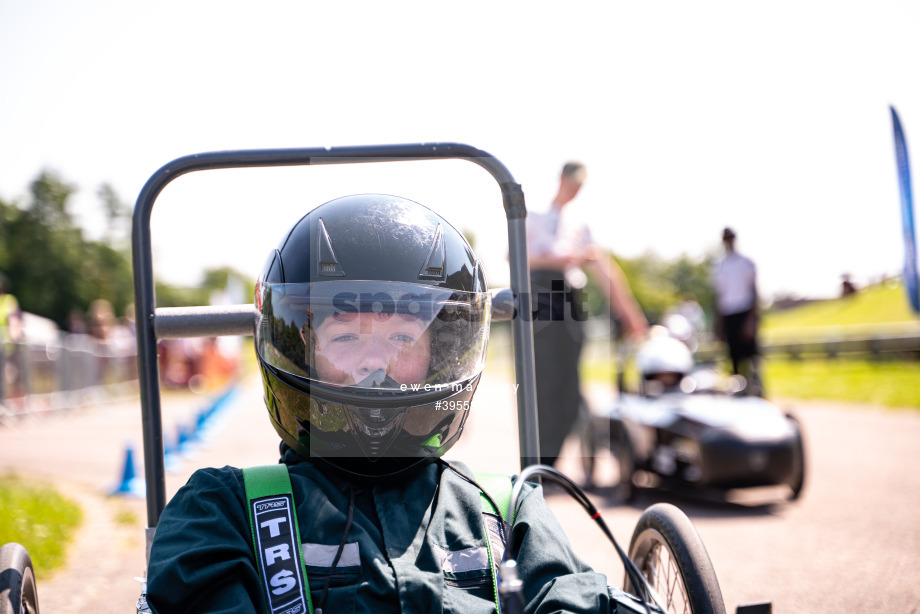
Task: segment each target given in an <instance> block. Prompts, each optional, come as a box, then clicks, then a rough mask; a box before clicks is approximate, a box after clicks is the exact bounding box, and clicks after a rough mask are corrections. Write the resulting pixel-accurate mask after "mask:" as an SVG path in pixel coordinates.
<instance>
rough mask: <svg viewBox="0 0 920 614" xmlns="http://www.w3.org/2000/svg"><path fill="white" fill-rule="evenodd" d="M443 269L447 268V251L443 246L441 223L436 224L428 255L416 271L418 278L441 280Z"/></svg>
mask: <svg viewBox="0 0 920 614" xmlns="http://www.w3.org/2000/svg"><path fill="white" fill-rule="evenodd" d="M445 269H447V253H446V250H445V246H444V233H443V231H442V230H441V225H440V224H438V228H437V230H435V232H434V238H433V239H432V240H431V247H430V248H429V249H428V257H427V258H426V259H425V264H424V266H422V269H421V270H420V271H419V273H418V278H419V279H424V280H436V281H443V280H444V272H445Z"/></svg>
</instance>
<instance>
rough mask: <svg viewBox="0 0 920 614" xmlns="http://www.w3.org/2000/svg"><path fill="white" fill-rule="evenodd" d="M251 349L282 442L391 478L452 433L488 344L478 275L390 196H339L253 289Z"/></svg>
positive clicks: (448, 242) (441, 448)
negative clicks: (254, 310) (257, 318)
mask: <svg viewBox="0 0 920 614" xmlns="http://www.w3.org/2000/svg"><path fill="white" fill-rule="evenodd" d="M255 300H256V307H257V308H258V310H259V312H260V321H259V325H258V326H257V327H256V335H255V345H256V352H257V354H258V359H259V364H260V367H261V371H262V379H263V382H264V386H265V402H266V406H267V408H268V413H269V416H270V417H271V421H272V424H273V425H274V427H275V430H277V431H278V434H279V435H280V436H281V438H282V439H283V440H284V441H285V442H287V444H288V445H290V446H291V447H292V448H294V450H296V451H297V452H298V453H299V454H301V455H302V456H304V457H307V458H312V459H314V460H319V461H321V462H324V463H328V464H330V465H332V466H333V467H335V468H336V469H338V470H340V471H344V472H346V473H347V474H350V475H352V476H362V477H384V476H392V475H396V474H399V473H401V472H403V471H406V470H407V469H410V468H413V467H415V466H417V465H419V464H421V463H424V462H427V461H430V460H433V459H434V458H437V457H440V456H441V455H443V454H444V453H445V452H446V451H447V450H448V449H449V448H450V447H451V446H452V445H454V443H456V441H457V439H458V438H459V436H460V433H461V432H462V430H463V425H464V423H465V422H466V418H467V416H468V414H469V408H470V402H471V401H472V398H473V394H474V392H475V391H476V386H477V385H478V383H479V376H480V374H481V373H482V369H483V364H484V362H485V356H486V346H487V345H488V338H489V319H490V315H491V312H490V306H491V303H490V295H489V293H488V288H487V286H486V281H485V276H484V274H483V270H482V266H481V264H480V262H479V260H477V258H476V255H475V254H474V253H473V250H472V249H471V248H470V246H469V244H468V243H467V242H466V240H465V239H464V238H463V235H461V234H460V233H459V232H458V231H457V230H456V229H455V228H454V227H452V226H451V225H450V224H448V223H447V222H446V221H445V220H444V219H443V218H442V217H440V216H439V215H438V214H436V213H434V212H433V211H431V210H430V209H428V208H426V207H424V206H422V205H420V204H418V203H415V202H412V201H410V200H406V199H404V198H399V197H396V196H384V195H379V194H365V195H358V196H347V197H344V198H339V199H336V200H333V201H330V202H328V203H326V204H324V205H321V206H320V207H317V208H316V209H314V210H313V211H311V212H310V213H308V214H307V215H306V216H304V217H303V218H302V219H301V220H300V221H299V222H297V223H296V224H295V225H294V227H293V228H292V229H291V230H290V232H288V233H287V236H286V237H285V238H284V240H283V241H282V242H281V245H280V246H279V247H278V249H276V250H274V251H273V252H272V254H271V256H270V257H269V259H268V262H267V263H266V265H265V269H264V271H263V273H262V276H261V278H260V280H259V283H258V284H257V286H256V297H255Z"/></svg>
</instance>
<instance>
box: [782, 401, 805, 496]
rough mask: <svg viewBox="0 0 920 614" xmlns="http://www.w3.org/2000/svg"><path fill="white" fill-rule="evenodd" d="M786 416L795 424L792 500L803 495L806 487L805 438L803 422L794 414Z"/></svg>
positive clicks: (790, 485)
mask: <svg viewBox="0 0 920 614" xmlns="http://www.w3.org/2000/svg"><path fill="white" fill-rule="evenodd" d="M786 418H787V419H788V420H789V421H790V422H792V423H793V424H794V425H795V449H794V454H793V457H792V467H793V471H792V477H791V478H790V480H789V488H791V489H792V495H791V497H790V500H792V501H795V500H797V499H798V498H799V497H801V496H802V490H803V489H804V488H805V438H804V436H803V435H802V424H801V423H800V422H799V421H798V419H796V417H795V416H793V415H792V414H786Z"/></svg>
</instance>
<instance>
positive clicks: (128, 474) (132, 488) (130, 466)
mask: <svg viewBox="0 0 920 614" xmlns="http://www.w3.org/2000/svg"><path fill="white" fill-rule="evenodd" d="M111 494H112V495H115V496H122V497H146V496H147V483H146V482H145V481H144V478H142V477H140V476H138V475H137V473H136V472H135V471H134V448H132V447H131V446H130V445H129V446H126V448H125V468H124V471H123V472H122V477H121V484H119V485H118V487H117V488H116V489H115V490H113V491H112V493H111Z"/></svg>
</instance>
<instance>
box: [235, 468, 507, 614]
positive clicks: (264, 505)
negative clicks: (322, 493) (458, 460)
mask: <svg viewBox="0 0 920 614" xmlns="http://www.w3.org/2000/svg"><path fill="white" fill-rule="evenodd" d="M475 475H476V481H477V482H479V484H480V486H482V488H484V489H485V490H486V491H487V492H488V493H489V495H490V496H491V497H492V498H493V499H494V500H495V504H496V505H497V506H498V507H499V509H498V510H496V509H495V508H494V507H493V506H492V503H491V502H490V501H489V500H488V499H487V498H486V496H485V494H482V493H480V496H479V498H480V503H481V505H482V513H483V528H484V529H485V532H486V546H487V550H488V552H489V563H490V567H491V568H492V586H493V588H494V593H495V611H496V612H501V606H500V603H501V602H500V600H499V595H498V576H497V573H496V570H497V569H498V563H499V562H500V557H497V556H496V553H495V552H493V551H494V550H495V549H496V548H495V547H494V546H493V544H492V539H490V530H489V529H490V521H489V518H488V516H489V515H495V514H498V513H499V512H501V517H502V518H503V519H505V522H507V523H508V526H511V525H512V524H514V519H513V516H512V515H511V478H510V476H508V475H505V474H501V473H476V474H475ZM243 483H244V484H245V488H246V502H247V505H246V508H247V511H248V514H249V527H250V531H251V538H252V544H253V550H254V552H255V555H256V560H257V561H258V562H259V575H260V576H261V578H262V582H263V583H264V585H265V593H266V595H268V610H267V613H268V614H271V613H272V612H276V611H278V610H279V609H282V608H283V609H284V611H285V612H286V613H289V614H302V613H303V612H304V611H307V612H308V613H309V614H313V602H312V600H311V598H310V585H309V580H308V578H307V569H306V567H305V566H304V563H303V556H302V553H301V541H300V529H299V527H298V524H297V512H296V510H295V509H294V507H295V506H294V493H293V489H292V488H291V477H290V475H288V469H287V465H284V464H280V463H279V464H277V465H263V466H260V467H247V468H245V469H243ZM493 526H494V527H496V528H497V530H498V532H499V535H497V536H496V537H497V538H498V539H501V538H502V535H503V534H504V532H505V527H501V526H498V524H497V523H495V524H493ZM496 559H498V560H496Z"/></svg>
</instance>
